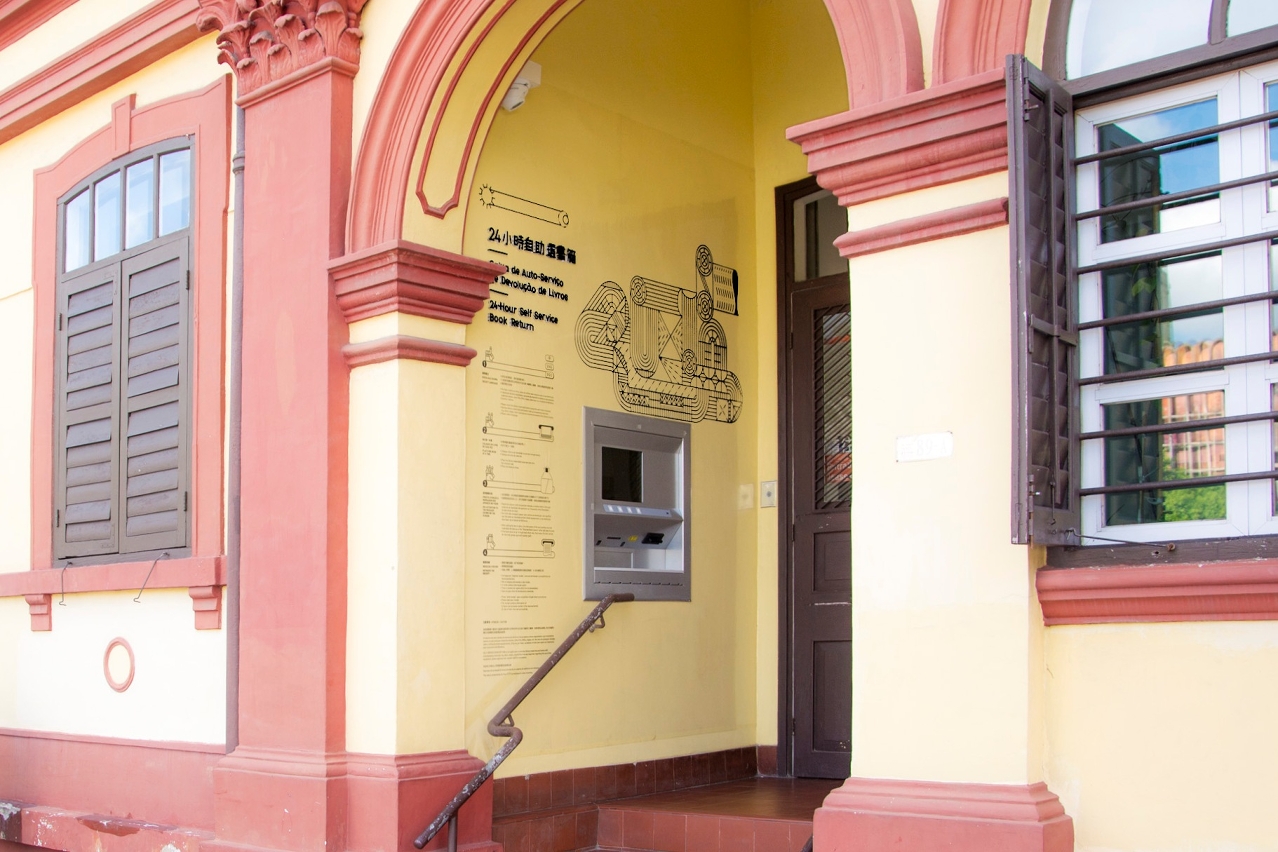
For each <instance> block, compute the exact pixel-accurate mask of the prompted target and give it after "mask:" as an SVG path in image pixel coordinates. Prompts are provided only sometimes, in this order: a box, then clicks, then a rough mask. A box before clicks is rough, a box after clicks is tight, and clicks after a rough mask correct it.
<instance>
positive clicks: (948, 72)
mask: <svg viewBox="0 0 1278 852" xmlns="http://www.w3.org/2000/svg"><path fill="white" fill-rule="evenodd" d="M1030 5H1031V0H941V8H940V10H939V11H938V13H937V17H936V43H935V44H934V45H933V48H932V85H934V86H936V85H939V84H941V83H948V82H950V81H952V80H958V79H961V78H963V77H970V76H971V75H973V74H979V73H981V72H982V71H993V70H994V69H996V68H1002V67H1003V61H1004V57H1006V56H1007V54H1009V53H1023V52H1024V51H1025V32H1026V29H1027V28H1028V27H1029V13H1030Z"/></svg>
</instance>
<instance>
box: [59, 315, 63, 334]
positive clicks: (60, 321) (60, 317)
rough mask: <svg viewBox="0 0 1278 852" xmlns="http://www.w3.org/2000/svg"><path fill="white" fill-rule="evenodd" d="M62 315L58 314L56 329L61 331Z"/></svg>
mask: <svg viewBox="0 0 1278 852" xmlns="http://www.w3.org/2000/svg"><path fill="white" fill-rule="evenodd" d="M62 317H63V314H58V331H62Z"/></svg>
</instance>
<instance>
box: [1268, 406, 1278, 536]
mask: <svg viewBox="0 0 1278 852" xmlns="http://www.w3.org/2000/svg"><path fill="white" fill-rule="evenodd" d="M1269 410H1270V411H1278V385H1270V386H1269ZM1269 433H1270V444H1269V449H1270V452H1271V453H1273V457H1274V470H1278V420H1275V421H1274V422H1273V424H1272V425H1271V426H1270V427H1269ZM1270 490H1271V493H1272V494H1273V497H1274V503H1273V508H1272V509H1271V510H1270V511H1271V512H1272V514H1275V515H1278V479H1275V480H1274V481H1273V486H1272V487H1271V489H1270Z"/></svg>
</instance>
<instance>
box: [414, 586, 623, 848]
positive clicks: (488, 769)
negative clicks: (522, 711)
mask: <svg viewBox="0 0 1278 852" xmlns="http://www.w3.org/2000/svg"><path fill="white" fill-rule="evenodd" d="M634 599H635V596H634V595H633V594H631V593H630V592H621V593H619V594H613V595H608V596H607V597H606V598H604V599H603V600H601V601H600V602H599V604H598V605H597V606H596V607H595V608H594V609H592V610H591V611H590V615H588V616H586V617H585V619H583V620H582V622H581V624H579V625H577V629H576V630H574V631H573V632H572V633H570V634H568V638H566V639H564V641H563V642H561V643H560V644H559V647H558V648H556V649H555V650H554V653H552V654H551V655H550V656H549V657H547V658H546V661H545V662H544V663H542V664H541V667H540V668H538V669H537V671H535V672H533V674H532V676H531V677H529V678H528V680H526V681H524V685H523V686H521V687H520V688H519V691H518V692H516V693H515V694H514V696H513V697H511V699H510V700H509V701H507V702H506V704H505V706H504V707H502V708H501V709H500V710H498V711H497V715H495V716H493V718H492V720H491V721H489V723H488V733H489V734H490V735H491V736H494V737H509V739H508V740H506V743H505V745H503V746H502V747H501V748H500V749H498V750H497V753H496V754H494V755H493V757H492V760H490V761H488V762H487V763H485V764H484V768H483V769H481V770H479V771H478V772H477V773H475V777H474V778H472V779H470V780H469V781H467V782H466V785H465V786H464V787H462V788H461V791H460V792H459V793H458V794H457V795H456V796H453V800H452V801H451V802H449V803H448V806H447V807H446V808H444V809H443V810H442V811H440V813H439V816H437V817H435V819H434V820H432V821H431V824H430V825H428V826H426V830H425V831H423V832H422V833H421V835H420V836H419V837H418V838H417V839H416V840H414V841H413V845H414V846H416V847H417V848H418V849H421V848H423V847H425V845H426V844H427V843H430V841H431V838H433V837H434V836H435V835H436V834H438V833H439V832H440V830H441V829H443V827H444V826H445V825H447V826H448V849H449V852H456V849H457V812H458V811H459V810H461V806H462V805H464V804H466V801H467V800H468V799H469V798H470V797H471V796H473V795H474V794H475V791H476V790H478V789H479V788H480V787H482V786H483V785H484V782H485V781H487V780H488V779H489V778H490V777H491V776H492V774H493V773H494V772H496V771H497V767H499V766H501V764H502V762H503V761H504V760H505V759H506V758H507V757H509V756H510V753H511V752H512V751H514V750H515V749H516V748H518V747H519V744H520V743H521V742H523V739H524V732H523V731H521V730H519V729H518V728H516V727H515V717H514V716H513V715H512V714H513V713H514V712H515V708H516V707H518V706H519V705H520V704H522V703H523V701H524V699H525V698H527V697H528V695H529V693H531V692H532V691H533V690H534V689H536V688H537V684H539V683H541V681H542V679H543V678H545V677H546V675H547V674H549V673H550V670H551V669H553V668H554V667H555V664H556V663H558V662H559V661H560V660H562V659H563V657H564V654H567V653H568V652H569V651H570V650H572V646H573V645H576V644H577V640H578V639H580V638H581V637H582V636H585V635H586V634H587V633H593V632H594V631H595V630H596V629H600V628H603V627H607V624H605V623H604V618H603V614H604V612H606V611H607V609H608V607H610V606H612V605H613V604H614V603H628V602H630V601H633V600H634Z"/></svg>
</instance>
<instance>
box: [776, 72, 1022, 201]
mask: <svg viewBox="0 0 1278 852" xmlns="http://www.w3.org/2000/svg"><path fill="white" fill-rule="evenodd" d="M786 135H787V137H788V138H789V139H790V140H791V141H792V142H797V143H799V145H800V146H802V148H803V153H804V154H806V155H807V156H808V171H810V172H811V173H812V174H814V175H816V178H817V181H818V182H819V183H820V184H821V186H823V187H825V188H826V189H828V190H830V191H831V192H833V193H835V194H836V195H837V196H838V197H839V201H840V202H841V203H842V204H843V206H845V207H850V206H851V205H854V204H861V203H863V202H866V201H873V200H875V199H877V198H886V197H888V196H892V195H898V194H900V193H902V192H908V191H910V190H914V189H923V188H925V187H929V186H936V185H939V184H944V183H950V182H952V181H958V180H965V179H967V178H973V177H978V176H980V175H984V174H990V173H992V172H997V171H1001V170H1003V169H1006V168H1007V93H1006V87H1005V84H1004V81H1003V71H1002V70H1001V69H999V70H996V71H986V72H984V73H981V74H974V75H972V76H970V77H966V78H964V79H961V80H956V81H954V82H951V83H944V84H942V85H938V86H933V87H931V88H929V89H924V90H923V91H918V92H911V93H910V94H907V95H903V96H901V97H896V98H893V99H891V100H887V101H883V102H882V103H878V104H875V105H873V106H869V107H864V108H861V109H853V110H849V111H848V112H845V113H841V114H840V115H835V116H830V117H829V118H822V119H818V120H817V121H810V122H808V123H807V124H801V125H799V126H797V127H791V128H790V129H789V131H787V133H786Z"/></svg>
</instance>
